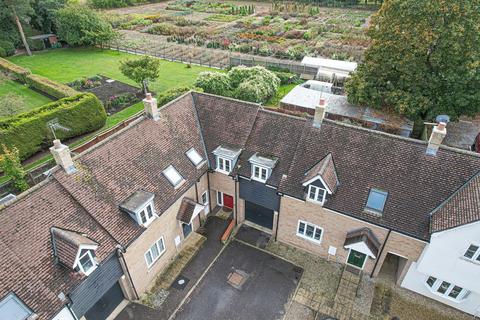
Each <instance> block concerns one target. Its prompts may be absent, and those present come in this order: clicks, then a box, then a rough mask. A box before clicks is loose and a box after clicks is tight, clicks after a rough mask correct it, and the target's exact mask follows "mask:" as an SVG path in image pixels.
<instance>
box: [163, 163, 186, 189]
mask: <svg viewBox="0 0 480 320" xmlns="http://www.w3.org/2000/svg"><path fill="white" fill-rule="evenodd" d="M163 175H164V176H165V177H166V178H167V179H168V181H170V183H171V184H172V185H173V186H174V187H177V186H179V185H180V183H181V182H182V181H183V178H182V176H181V175H180V173H178V171H177V169H175V167H174V166H172V165H170V166H168V167H167V169H165V170H163Z"/></svg>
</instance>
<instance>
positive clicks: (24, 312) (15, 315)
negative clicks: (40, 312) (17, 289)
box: [0, 293, 32, 320]
mask: <svg viewBox="0 0 480 320" xmlns="http://www.w3.org/2000/svg"><path fill="white" fill-rule="evenodd" d="M0 314H1V315H2V319H3V317H5V319H10V320H25V319H28V317H30V316H31V315H32V311H31V310H30V309H29V308H28V307H27V306H26V305H25V304H24V303H23V302H22V301H21V300H20V299H19V298H18V297H17V296H16V295H15V294H14V293H9V294H8V295H7V296H6V297H5V298H3V299H2V300H0Z"/></svg>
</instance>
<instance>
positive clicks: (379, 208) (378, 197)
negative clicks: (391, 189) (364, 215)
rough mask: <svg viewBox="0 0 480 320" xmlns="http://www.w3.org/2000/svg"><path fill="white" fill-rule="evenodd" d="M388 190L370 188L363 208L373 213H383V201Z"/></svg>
mask: <svg viewBox="0 0 480 320" xmlns="http://www.w3.org/2000/svg"><path fill="white" fill-rule="evenodd" d="M387 196H388V192H385V191H382V190H379V189H374V188H372V189H370V194H369V195H368V200H367V205H366V206H365V209H366V210H368V211H373V212H375V213H383V209H384V207H385V202H386V201H387Z"/></svg>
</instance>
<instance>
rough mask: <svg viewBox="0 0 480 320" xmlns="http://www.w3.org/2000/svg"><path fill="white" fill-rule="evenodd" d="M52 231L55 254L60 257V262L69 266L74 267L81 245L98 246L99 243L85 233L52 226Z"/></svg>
mask: <svg viewBox="0 0 480 320" xmlns="http://www.w3.org/2000/svg"><path fill="white" fill-rule="evenodd" d="M50 231H51V233H52V244H53V253H54V256H56V257H57V258H58V260H59V262H60V263H63V264H64V265H65V266H67V267H69V268H73V265H74V263H75V259H76V258H77V253H78V250H79V249H80V246H81V245H95V246H98V243H96V242H95V241H93V240H92V239H89V238H88V237H87V235H85V234H80V233H78V232H74V231H71V230H65V229H62V228H57V227H52V228H51V229H50Z"/></svg>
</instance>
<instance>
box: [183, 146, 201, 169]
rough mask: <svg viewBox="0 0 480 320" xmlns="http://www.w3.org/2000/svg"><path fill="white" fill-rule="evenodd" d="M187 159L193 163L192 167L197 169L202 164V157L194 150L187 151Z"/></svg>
mask: <svg viewBox="0 0 480 320" xmlns="http://www.w3.org/2000/svg"><path fill="white" fill-rule="evenodd" d="M186 154H187V157H188V159H190V161H191V162H192V163H193V165H194V166H196V167H198V166H199V165H200V164H202V162H203V158H202V156H201V155H200V154H199V153H198V152H197V150H195V148H191V149H190V150H188V151H187V153H186Z"/></svg>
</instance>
